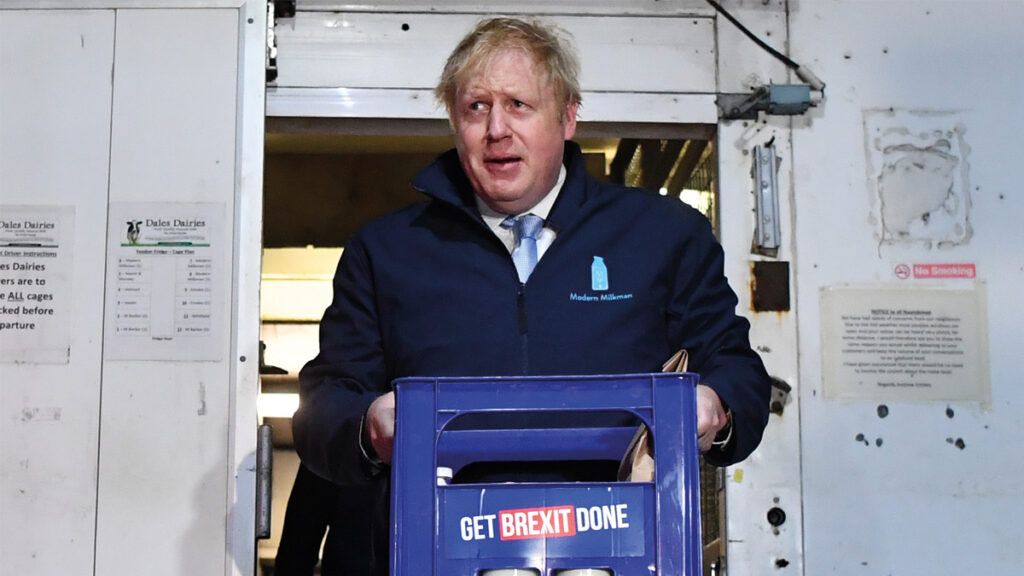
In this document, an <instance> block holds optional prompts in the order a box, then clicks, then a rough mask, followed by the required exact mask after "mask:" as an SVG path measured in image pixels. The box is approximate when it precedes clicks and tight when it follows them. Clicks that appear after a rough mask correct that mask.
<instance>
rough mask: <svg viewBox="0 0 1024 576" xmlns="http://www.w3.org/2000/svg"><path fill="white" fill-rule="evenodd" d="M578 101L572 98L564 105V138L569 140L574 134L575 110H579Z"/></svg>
mask: <svg viewBox="0 0 1024 576" xmlns="http://www.w3.org/2000/svg"><path fill="white" fill-rule="evenodd" d="M579 107H580V103H579V102H577V101H575V100H573V101H572V102H570V103H569V105H568V106H566V107H565V121H564V122H563V124H564V125H565V139H566V140H571V139H572V137H573V136H575V135H576V111H577V110H579Z"/></svg>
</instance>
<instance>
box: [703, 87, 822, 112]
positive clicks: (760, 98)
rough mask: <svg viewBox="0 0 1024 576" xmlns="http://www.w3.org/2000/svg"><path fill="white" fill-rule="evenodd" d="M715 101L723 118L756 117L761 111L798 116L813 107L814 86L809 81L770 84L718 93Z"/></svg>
mask: <svg viewBox="0 0 1024 576" xmlns="http://www.w3.org/2000/svg"><path fill="white" fill-rule="evenodd" d="M716 100H717V104H718V113H719V116H721V117H722V119H724V120H756V119H757V115H758V112H764V113H765V114H771V115H776V116H796V115H799V114H803V113H804V112H807V110H808V109H809V108H811V107H812V106H814V101H813V100H811V87H810V86H808V85H806V84H771V85H769V86H760V87H758V88H755V89H754V91H753V92H751V93H749V94H742V93H741V94H730V93H723V94H719V95H718V98H717V99H716Z"/></svg>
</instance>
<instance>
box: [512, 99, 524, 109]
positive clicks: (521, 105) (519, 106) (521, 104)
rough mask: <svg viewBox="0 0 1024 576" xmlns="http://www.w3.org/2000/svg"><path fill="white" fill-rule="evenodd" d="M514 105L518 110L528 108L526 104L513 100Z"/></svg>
mask: <svg viewBox="0 0 1024 576" xmlns="http://www.w3.org/2000/svg"><path fill="white" fill-rule="evenodd" d="M512 105H513V106H515V107H516V108H526V102H523V101H522V100H513V101H512Z"/></svg>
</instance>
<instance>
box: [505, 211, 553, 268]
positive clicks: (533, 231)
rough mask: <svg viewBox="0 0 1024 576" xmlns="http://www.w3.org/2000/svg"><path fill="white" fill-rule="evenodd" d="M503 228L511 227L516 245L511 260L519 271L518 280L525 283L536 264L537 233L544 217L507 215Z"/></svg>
mask: <svg viewBox="0 0 1024 576" xmlns="http://www.w3.org/2000/svg"><path fill="white" fill-rule="evenodd" d="M501 226H502V227H503V228H512V233H513V234H514V235H515V239H516V247H515V249H513V250H512V262H513V263H515V265H516V272H518V273H519V281H520V282H523V283H525V282H526V280H527V279H529V278H530V273H531V272H533V267H534V266H536V265H537V234H539V233H540V230H541V228H543V227H544V219H543V218H541V217H540V216H537V215H536V214H523V215H522V216H519V217H518V218H513V217H512V216H509V217H508V218H506V219H505V220H504V221H503V222H502V223H501Z"/></svg>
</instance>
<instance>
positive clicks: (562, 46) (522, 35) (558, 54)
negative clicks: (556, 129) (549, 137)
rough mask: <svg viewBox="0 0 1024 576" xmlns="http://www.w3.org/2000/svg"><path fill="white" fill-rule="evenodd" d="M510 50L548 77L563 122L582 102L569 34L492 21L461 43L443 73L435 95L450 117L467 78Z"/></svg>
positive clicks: (516, 22)
mask: <svg viewBox="0 0 1024 576" xmlns="http://www.w3.org/2000/svg"><path fill="white" fill-rule="evenodd" d="M509 48H512V49H518V50H522V51H524V52H525V53H526V54H527V55H529V56H530V57H531V59H532V60H533V62H534V64H535V65H537V66H538V67H539V68H540V69H541V70H542V71H543V72H544V73H545V74H547V81H548V82H549V83H550V84H551V85H552V87H553V88H554V90H555V97H556V98H557V99H558V101H559V103H560V104H561V110H562V114H563V120H564V114H565V110H566V107H567V106H569V104H571V103H573V102H576V103H580V102H581V101H582V97H581V96H580V85H579V79H578V76H579V70H580V64H579V59H578V58H577V56H576V50H575V47H574V46H573V44H572V38H571V36H570V35H569V33H568V32H566V31H565V30H563V29H561V28H559V27H557V26H555V25H550V24H545V23H543V22H541V21H540V20H531V21H525V20H520V19H518V18H492V19H489V20H484V21H482V22H480V23H479V24H477V26H476V28H474V29H473V30H472V31H471V32H470V33H469V34H467V35H466V37H465V38H463V39H462V41H461V42H459V45H458V46H456V47H455V50H453V51H452V53H451V55H450V56H449V57H448V62H447V63H445V66H444V70H443V71H442V72H441V80H440V81H439V82H438V84H437V87H436V88H434V95H435V96H436V97H437V99H438V100H439V101H440V102H442V103H443V104H444V106H445V108H446V109H447V110H448V114H449V116H450V115H451V112H452V109H453V108H454V106H455V98H456V97H457V96H458V92H459V89H460V88H461V86H462V85H463V83H464V82H465V80H466V78H467V76H468V75H469V74H471V73H473V72H476V71H478V70H480V69H481V68H482V67H483V66H485V65H486V64H487V63H488V62H490V59H491V58H492V57H493V56H494V55H495V54H496V53H498V52H500V51H502V50H505V49H509Z"/></svg>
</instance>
